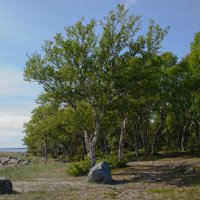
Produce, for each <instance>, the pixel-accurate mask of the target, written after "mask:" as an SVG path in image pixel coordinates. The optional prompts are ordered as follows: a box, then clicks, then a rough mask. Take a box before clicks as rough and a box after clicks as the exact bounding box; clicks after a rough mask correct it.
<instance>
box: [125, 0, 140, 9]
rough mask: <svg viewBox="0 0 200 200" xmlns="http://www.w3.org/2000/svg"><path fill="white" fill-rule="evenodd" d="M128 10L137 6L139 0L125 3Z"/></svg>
mask: <svg viewBox="0 0 200 200" xmlns="http://www.w3.org/2000/svg"><path fill="white" fill-rule="evenodd" d="M124 3H125V5H126V7H127V8H130V7H132V6H135V5H137V3H138V2H137V0H125V1H124Z"/></svg>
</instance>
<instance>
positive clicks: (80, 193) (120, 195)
mask: <svg viewBox="0 0 200 200" xmlns="http://www.w3.org/2000/svg"><path fill="white" fill-rule="evenodd" d="M9 156H11V155H9ZM26 159H30V160H31V163H30V164H29V165H19V166H15V167H8V168H4V169H0V176H7V177H9V178H10V179H11V181H12V182H13V186H14V190H15V193H14V194H11V195H0V200H1V199H2V200H37V199H38V200H39V199H42V200H45V199H47V200H65V199H66V200H68V199H88V200H90V199H100V200H101V199H120V200H122V199H138V200H143V199H152V200H161V199H162V200H163V199H166V200H167V199H181V200H192V199H200V176H199V175H200V167H198V166H200V158H198V156H197V155H195V156H194V157H191V156H183V157H181V156H179V155H177V157H175V156H172V157H162V158H160V159H158V160H156V159H155V160H153V161H148V160H147V161H146V160H145V161H140V162H130V163H129V164H128V167H126V168H122V169H117V170H113V171H112V172H113V178H114V179H115V180H118V182H116V184H114V185H96V184H89V183H87V182H86V176H79V177H72V176H68V175H67V174H66V169H67V165H68V164H63V163H58V162H54V161H53V160H50V161H49V162H48V163H47V164H45V163H44V162H43V161H42V160H43V159H41V158H38V157H26ZM172 160H173V162H174V163H176V164H180V163H182V164H181V165H183V163H184V164H185V165H186V166H187V165H190V166H193V165H195V170H196V171H195V173H194V174H187V173H184V172H182V171H180V170H179V168H175V169H171V168H169V167H168V164H169V163H171V161H172ZM198 163H199V164H198ZM183 167H184V166H183ZM157 171H159V172H160V173H161V174H160V175H159V174H158V175H156V174H155V172H157ZM167 171H169V175H170V176H168V175H166V176H163V177H162V174H165V173H166V172H167ZM156 178H160V181H155V180H156ZM180 183H182V185H181V184H180Z"/></svg>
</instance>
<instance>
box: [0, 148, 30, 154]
mask: <svg viewBox="0 0 200 200" xmlns="http://www.w3.org/2000/svg"><path fill="white" fill-rule="evenodd" d="M26 151H27V149H26V148H0V152H20V153H25V152H26Z"/></svg>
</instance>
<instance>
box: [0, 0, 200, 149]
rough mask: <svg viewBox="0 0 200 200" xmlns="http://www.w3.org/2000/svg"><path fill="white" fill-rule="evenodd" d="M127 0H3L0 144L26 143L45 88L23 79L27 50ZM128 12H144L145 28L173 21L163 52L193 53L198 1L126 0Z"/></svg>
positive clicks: (0, 17)
mask: <svg viewBox="0 0 200 200" xmlns="http://www.w3.org/2000/svg"><path fill="white" fill-rule="evenodd" d="M122 2H124V1H122V0H1V1H0V148H3V147H4V148H6V147H22V145H23V142H22V138H23V137H24V133H23V124H24V122H25V121H28V120H29V119H30V116H31V110H32V109H33V108H34V107H35V106H36V104H35V102H34V100H35V98H36V97H37V95H38V94H39V92H40V91H41V89H40V88H39V87H38V86H37V85H36V84H34V83H27V82H24V81H23V69H24V66H25V62H26V60H27V54H29V55H31V54H32V53H33V52H35V51H36V50H37V51H39V52H40V50H41V46H42V45H43V44H44V40H49V39H51V38H52V37H53V36H54V35H55V33H56V32H61V33H63V32H64V27H65V26H67V25H72V24H74V23H75V22H76V21H77V20H79V19H80V18H81V17H82V16H84V17H85V18H86V19H87V20H88V19H91V18H96V19H102V18H103V16H105V15H106V14H107V13H108V11H109V10H111V9H113V8H115V7H116V5H117V4H118V3H122ZM125 2H126V6H127V8H129V12H130V13H131V14H134V15H141V16H142V21H143V30H145V29H146V28H147V25H148V22H149V20H150V19H153V20H154V21H155V22H156V23H158V24H160V25H161V26H162V27H167V26H170V27H171V28H170V31H169V34H168V35H167V36H166V39H165V40H164V42H163V49H162V50H163V51H172V52H173V53H174V54H176V55H177V56H178V57H179V59H180V58H182V57H183V56H185V55H186V54H187V53H188V52H189V48H190V42H191V41H192V39H193V36H194V33H196V32H198V31H200V12H199V8H200V1H199V0H162V1H161V0H126V1H125Z"/></svg>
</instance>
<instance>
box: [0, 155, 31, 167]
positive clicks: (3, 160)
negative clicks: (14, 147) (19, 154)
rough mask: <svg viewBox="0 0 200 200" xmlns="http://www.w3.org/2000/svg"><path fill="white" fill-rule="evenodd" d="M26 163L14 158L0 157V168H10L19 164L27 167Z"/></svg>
mask: <svg viewBox="0 0 200 200" xmlns="http://www.w3.org/2000/svg"><path fill="white" fill-rule="evenodd" d="M28 163H29V161H26V160H22V159H20V158H16V157H0V168H3V167H11V166H15V165H19V164H20V165H21V164H23V165H27V164H28Z"/></svg>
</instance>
